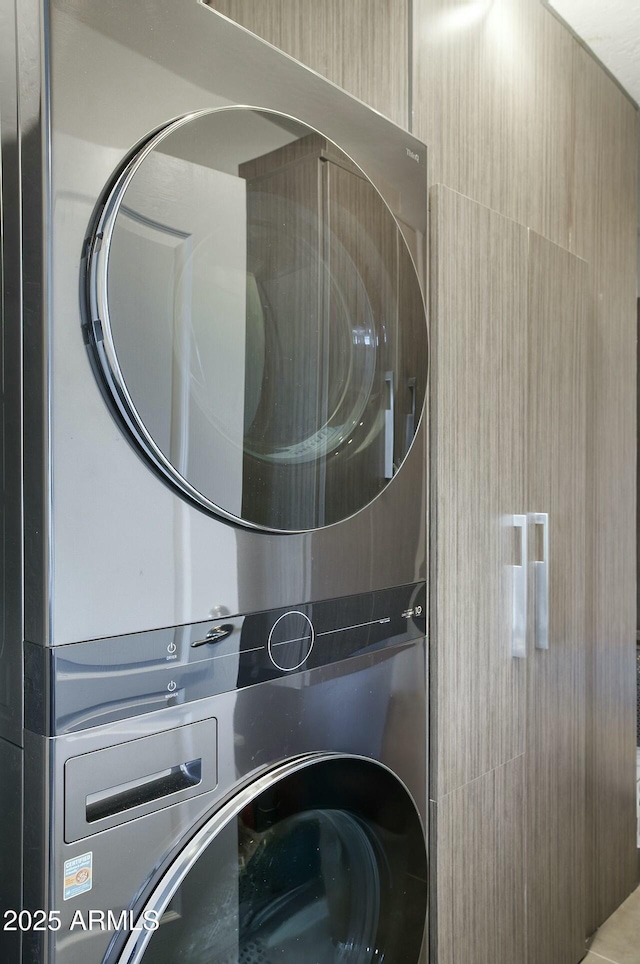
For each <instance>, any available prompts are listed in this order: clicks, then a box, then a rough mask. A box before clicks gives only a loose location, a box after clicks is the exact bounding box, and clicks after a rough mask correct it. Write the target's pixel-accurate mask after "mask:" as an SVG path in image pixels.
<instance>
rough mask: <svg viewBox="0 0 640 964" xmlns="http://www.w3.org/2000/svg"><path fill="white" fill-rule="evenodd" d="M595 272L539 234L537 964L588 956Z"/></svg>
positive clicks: (534, 422) (532, 901)
mask: <svg viewBox="0 0 640 964" xmlns="http://www.w3.org/2000/svg"><path fill="white" fill-rule="evenodd" d="M586 267H587V266H586V263H585V262H584V261H582V260H580V259H579V258H576V257H575V256H574V255H572V254H570V253H569V252H568V251H565V250H564V249H563V248H559V247H558V246H557V245H555V244H552V243H551V242H550V241H547V240H545V239H544V238H542V237H540V235H538V234H536V233H535V232H534V231H530V232H529V311H528V417H527V434H528V458H527V463H528V467H527V487H528V499H527V501H528V507H529V511H530V512H531V513H536V514H539V515H537V520H538V524H536V517H535V516H533V515H530V517H529V518H530V526H529V560H530V565H529V575H530V579H529V589H530V591H529V625H528V643H529V646H528V659H527V669H528V685H527V744H526V745H527V752H526V790H527V793H526V813H527V942H528V964H572V962H577V961H579V960H581V959H582V957H583V956H584V953H585V937H586V918H585V899H586V895H585V893H584V885H585V867H584V858H585V846H586V837H585V711H586V706H585V699H586V689H585V687H586V620H585V602H586V596H585V568H586V546H585V518H586V515H587V513H586V508H587V507H586V497H585V486H586V444H587V439H586V428H587V425H586V374H587V337H586V336H587V332H586V313H585V294H586V290H587V289H586V285H587V279H586ZM545 527H546V528H547V532H546V533H545V531H544V530H545ZM545 542H546V543H547V544H546V545H545ZM545 595H546V596H547V599H546V601H545ZM545 608H546V610H547V614H546V615H545ZM541 646H542V647H544V646H548V648H540V647H541Z"/></svg>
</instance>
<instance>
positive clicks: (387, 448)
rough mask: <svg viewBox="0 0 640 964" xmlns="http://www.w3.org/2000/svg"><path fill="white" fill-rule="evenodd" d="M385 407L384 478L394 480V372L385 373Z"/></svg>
mask: <svg viewBox="0 0 640 964" xmlns="http://www.w3.org/2000/svg"><path fill="white" fill-rule="evenodd" d="M384 386H385V395H386V397H385V405H384V477H385V479H392V478H393V444H394V421H393V420H394V401H395V399H394V388H393V372H392V371H391V372H385V376H384Z"/></svg>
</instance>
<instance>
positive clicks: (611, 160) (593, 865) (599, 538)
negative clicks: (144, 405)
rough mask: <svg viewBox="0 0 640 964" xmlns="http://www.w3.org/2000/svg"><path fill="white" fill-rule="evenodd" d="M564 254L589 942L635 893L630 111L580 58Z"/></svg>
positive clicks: (633, 116) (633, 150) (633, 138)
mask: <svg viewBox="0 0 640 964" xmlns="http://www.w3.org/2000/svg"><path fill="white" fill-rule="evenodd" d="M574 87H575V91H576V134H575V180H576V188H575V192H574V197H575V201H574V211H573V243H572V249H573V250H575V251H578V252H579V253H580V254H582V255H583V257H585V258H586V260H587V261H588V262H589V267H590V295H591V303H590V307H589V310H590V312H591V313H592V318H593V327H592V330H591V334H592V338H593V352H592V358H593V374H592V377H591V379H590V384H589V392H588V398H587V404H588V425H589V452H588V493H587V494H588V513H589V527H588V531H587V557H588V559H589V563H590V566H591V572H590V574H589V597H588V601H587V602H588V606H589V667H588V678H587V685H588V692H589V696H588V701H587V706H588V716H587V733H588V760H587V781H588V791H587V821H588V833H589V845H588V848H587V853H588V856H589V867H588V870H587V880H588V885H589V892H590V894H589V921H588V932H589V933H591V932H593V931H594V930H595V929H596V928H597V927H599V926H600V924H602V923H603V922H604V921H605V920H606V919H607V917H609V915H610V914H612V913H613V911H614V910H615V909H616V907H618V906H619V905H620V904H621V903H622V901H623V900H624V899H625V898H626V897H627V896H628V894H629V893H630V892H631V891H632V890H633V888H634V887H635V886H636V883H637V860H636V846H635V834H636V804H635V767H636V763H635V758H636V752H635V743H636V739H635V714H636V684H635V627H636V623H635V619H636V617H635V579H636V573H635V533H634V527H633V519H634V515H635V501H636V493H635V459H634V453H635V450H636V413H635V405H634V395H635V391H636V387H635V367H636V358H635V352H636V274H637V265H636V255H637V224H638V221H637V137H638V124H637V111H636V109H635V108H634V107H633V105H632V104H630V103H629V102H628V101H627V100H626V98H625V97H624V96H623V95H622V94H621V93H620V90H619V89H618V88H617V87H616V85H615V84H614V83H613V81H612V80H611V79H610V78H609V77H607V76H606V74H604V73H603V71H602V70H601V69H600V68H599V66H598V64H597V63H595V62H594V60H593V59H592V58H591V57H590V56H589V54H588V53H587V52H586V51H585V50H583V49H582V48H581V47H576V50H575V54H574Z"/></svg>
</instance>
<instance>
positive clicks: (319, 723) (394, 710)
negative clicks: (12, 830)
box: [25, 640, 427, 964]
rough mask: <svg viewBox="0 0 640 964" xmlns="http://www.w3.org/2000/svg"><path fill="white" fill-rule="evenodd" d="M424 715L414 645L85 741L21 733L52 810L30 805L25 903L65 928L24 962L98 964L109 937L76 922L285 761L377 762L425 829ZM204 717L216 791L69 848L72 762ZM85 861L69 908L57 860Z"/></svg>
mask: <svg viewBox="0 0 640 964" xmlns="http://www.w3.org/2000/svg"><path fill="white" fill-rule="evenodd" d="M426 718H427V716H426V649H425V641H424V640H420V641H416V642H412V643H408V644H399V645H397V646H394V647H392V648H390V649H386V650H381V651H379V652H377V653H374V654H372V655H367V656H360V657H356V658H353V659H350V660H345V661H344V662H342V663H338V664H333V665H331V666H325V667H321V668H319V669H315V670H312V671H309V672H299V673H295V674H292V675H290V676H286V677H283V678H281V679H280V680H277V681H274V682H269V683H262V684H259V685H257V686H253V687H249V688H248V689H246V690H241V691H238V692H235V693H224V694H221V695H219V696H215V697H211V698H209V699H205V700H198V701H196V702H194V703H189V704H185V705H182V706H175V707H173V708H170V709H166V710H161V711H159V712H156V713H152V714H148V715H147V716H144V717H137V718H134V719H131V720H123V721H119V722H117V723H112V724H109V725H107V726H104V727H95V728H93V729H90V730H86V731H83V732H81V733H75V734H69V735H65V736H60V737H55V738H53V739H48V740H47V739H45V738H43V737H39V736H35V735H32V734H27V736H28V740H27V752H28V753H29V755H30V759H32V760H33V764H32V766H33V771H34V776H33V780H34V781H37V780H38V779H40V780H42V781H44V779H45V776H46V774H47V773H49V774H50V775H51V799H50V802H49V806H48V807H47V803H46V802H44V804H43V810H42V815H41V816H38V813H37V812H36V811H37V809H38V804H39V801H35V806H34V815H33V833H32V838H33V839H32V841H31V846H30V847H29V849H28V851H27V853H26V854H25V874H26V875H27V876H28V878H29V880H30V881H31V886H30V888H29V898H30V901H33V900H36V901H43V900H45V901H46V902H47V903H46V904H45V905H44V906H48V907H50V908H55V909H56V910H59V911H60V912H61V920H62V926H61V928H60V930H58V931H57V932H52V933H49V934H46V935H32V940H33V941H37V940H38V939H40V941H41V944H40V946H39V947H38V946H36V949H35V950H34V951H33V953H34V955H36V956H33V957H32V958H29V959H30V960H37V961H39V962H40V964H53V962H55V964H81V962H82V964H84V962H86V961H96V962H97V961H101V960H102V959H103V955H104V954H105V953H106V950H107V947H108V945H109V943H110V941H111V940H112V938H113V937H114V932H113V931H111V932H109V931H106V930H105V931H101V930H100V929H95V928H94V929H93V930H91V931H89V930H87V931H85V930H82V929H81V928H78V927H76V928H74V930H73V931H71V930H70V926H71V922H72V920H73V915H74V913H75V912H76V911H81V912H82V913H83V914H84V915H85V916H86V914H87V912H88V911H89V910H90V909H94V908H95V909H100V910H103V911H105V912H106V911H108V910H109V909H111V910H113V911H114V912H115V913H116V914H119V913H120V911H121V910H123V909H126V908H128V907H129V906H132V905H134V903H135V902H136V900H137V898H138V896H139V895H140V894H141V893H142V892H143V890H145V889H147V888H148V887H149V885H150V884H151V882H152V880H153V881H158V880H159V879H160V877H161V876H162V874H161V872H160V871H161V868H162V867H164V866H167V865H168V864H169V863H170V861H171V859H173V858H175V856H177V854H178V853H180V851H181V850H182V848H183V847H184V846H185V844H186V842H187V840H188V839H189V838H190V837H191V836H192V834H193V833H194V832H195V830H196V829H198V827H200V826H201V825H202V823H203V822H204V821H205V820H206V819H208V818H209V817H210V816H211V815H212V814H213V813H214V812H215V810H216V808H217V807H219V806H221V805H222V804H223V803H224V802H225V801H227V800H229V799H230V798H231V797H232V796H233V795H234V794H235V793H237V792H238V790H239V789H240V787H242V786H246V785H248V784H249V783H251V782H252V781H253V780H254V779H256V778H258V777H260V776H264V775H265V774H267V773H268V772H269V771H270V769H271V768H272V767H274V766H276V765H279V764H281V763H283V762H284V761H286V760H290V759H293V758H296V757H299V756H301V755H304V754H309V753H323V752H328V753H339V754H354V755H357V756H364V757H367V758H369V759H371V760H373V761H378V762H380V763H382V764H383V765H384V766H386V767H388V768H389V769H390V770H391V771H392V772H393V773H394V774H395V775H396V776H397V777H398V778H399V780H401V781H402V783H404V784H405V785H406V787H407V789H408V791H409V793H410V794H411V797H412V798H413V800H414V802H415V804H416V806H417V808H418V810H419V812H420V815H421V818H422V821H423V825H425V826H426V814H427V770H426V765H427V740H426V737H427V734H426ZM211 719H215V720H216V721H217V728H218V785H217V787H216V789H215V790H212V791H209V792H207V793H203V794H201V795H199V796H195V797H192V798H191V799H187V800H185V801H184V802H181V803H176V804H174V805H172V806H159V807H158V809H156V810H155V811H154V812H152V813H149V814H147V815H146V816H141V817H138V818H134V819H131V820H128V821H127V822H125V823H122V824H120V825H119V826H115V827H113V828H111V829H108V830H104V831H100V832H97V833H95V834H93V835H91V836H88V837H84V838H83V839H81V840H79V841H76V842H75V843H71V844H67V843H65V842H64V799H65V780H64V772H65V765H66V764H67V762H68V761H70V760H73V759H74V758H76V757H78V756H83V755H85V754H91V753H93V752H94V751H100V750H104V749H105V748H107V747H119V748H120V749H121V748H122V746H123V745H126V743H127V742H128V741H130V740H137V739H139V738H141V737H150V736H152V735H153V736H154V739H157V738H158V737H157V736H156V734H160V735H161V734H166V735H167V738H169V739H170V738H171V734H172V733H173V732H174V731H175V729H176V727H182V728H184V729H185V730H187V731H188V730H189V728H190V725H191V724H198V723H199V722H200V721H203V720H211ZM160 738H161V737H160ZM128 775H129V776H130V774H128ZM114 776H115V778H116V780H117V778H118V777H117V773H115V774H113V773H108V772H105V773H104V777H105V783H106V784H108V783H109V781H110V778H112V777H114ZM47 813H48V815H49V816H48V818H47V816H46V815H47ZM88 852H91V853H92V855H93V887H92V890H90V891H88V892H87V893H84V894H81V895H79V896H77V897H74V898H73V899H71V900H67V901H64V900H63V871H64V862H65V860H68V859H71V858H73V857H77V856H79V855H82V854H86V853H88ZM47 866H48V871H47ZM36 883H37V886H36ZM38 891H39V893H38ZM27 906H31V907H35V906H41V904H40V903H35V904H33V903H31V902H29V903H28V904H27ZM136 906H137V905H136ZM424 955H426V948H425V950H424ZM422 960H426V956H424V957H423V959H421V964H422Z"/></svg>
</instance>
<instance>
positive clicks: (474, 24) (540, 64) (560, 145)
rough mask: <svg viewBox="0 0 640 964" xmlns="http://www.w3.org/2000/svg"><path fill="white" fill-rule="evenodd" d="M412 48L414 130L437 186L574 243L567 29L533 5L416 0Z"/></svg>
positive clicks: (527, 0)
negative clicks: (571, 237)
mask: <svg viewBox="0 0 640 964" xmlns="http://www.w3.org/2000/svg"><path fill="white" fill-rule="evenodd" d="M414 42H415V50H414V64H415V67H414V88H413V101H414V133H415V134H416V136H417V137H420V138H421V139H422V140H424V141H425V143H426V144H428V145H429V149H430V181H431V183H432V184H433V183H443V184H446V185H447V186H448V187H451V188H453V189H455V190H456V191H460V193H462V194H466V195H468V196H469V197H472V198H474V200H476V201H479V202H480V203H482V204H486V205H487V206H488V207H491V208H493V209H494V210H496V211H500V212H501V213H502V214H505V215H507V216H508V217H511V218H513V219H514V220H516V221H519V222H521V223H522V224H526V225H528V226H530V227H533V228H534V229H535V230H536V231H538V232H539V233H540V234H543V235H544V236H545V237H549V238H550V239H551V240H553V241H556V242H557V243H558V244H561V245H563V246H564V247H568V241H569V220H570V217H569V212H570V199H571V190H570V185H571V178H572V164H573V152H572V125H573V118H572V76H571V55H572V49H573V45H574V43H575V42H574V41H573V39H572V38H571V36H570V35H569V33H568V32H567V31H566V30H565V29H564V28H563V27H562V25H561V24H560V23H559V22H558V21H557V20H556V19H555V18H554V17H553V16H551V14H549V12H548V11H546V10H545V9H544V8H543V7H542V5H541V4H540V3H538V2H532V0H494V2H493V3H486V4H481V3H476V4H467V5H460V4H456V3H452V2H451V0H414Z"/></svg>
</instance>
